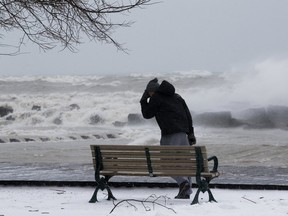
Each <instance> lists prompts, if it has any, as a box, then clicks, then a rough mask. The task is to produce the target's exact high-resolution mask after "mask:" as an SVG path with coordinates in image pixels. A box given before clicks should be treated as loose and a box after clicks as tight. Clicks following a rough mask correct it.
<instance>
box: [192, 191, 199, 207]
mask: <svg viewBox="0 0 288 216" xmlns="http://www.w3.org/2000/svg"><path fill="white" fill-rule="evenodd" d="M200 191H201V189H200V188H198V190H197V192H196V194H195V196H194V199H193V201H192V203H191V205H194V204H197V203H199V201H198V199H199V194H200Z"/></svg>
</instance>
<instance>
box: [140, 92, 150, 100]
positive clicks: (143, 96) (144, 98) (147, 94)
mask: <svg viewBox="0 0 288 216" xmlns="http://www.w3.org/2000/svg"><path fill="white" fill-rule="evenodd" d="M149 97H150V95H149V93H148V92H147V91H146V90H145V91H144V93H143V95H142V97H141V99H140V103H141V102H144V101H145V102H147V99H148V98H149Z"/></svg>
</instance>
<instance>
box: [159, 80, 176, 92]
mask: <svg viewBox="0 0 288 216" xmlns="http://www.w3.org/2000/svg"><path fill="white" fill-rule="evenodd" d="M157 92H159V93H160V94H164V95H169V96H173V95H174V94H175V88H174V86H173V85H172V84H171V83H169V82H167V81H166V80H163V82H162V83H161V85H160V86H159V88H158V90H157Z"/></svg>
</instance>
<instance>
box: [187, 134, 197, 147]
mask: <svg viewBox="0 0 288 216" xmlns="http://www.w3.org/2000/svg"><path fill="white" fill-rule="evenodd" d="M188 141H189V144H190V145H195V144H196V137H195V136H194V133H190V134H189V135H188Z"/></svg>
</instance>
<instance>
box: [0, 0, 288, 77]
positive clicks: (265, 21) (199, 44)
mask: <svg viewBox="0 0 288 216" xmlns="http://www.w3.org/2000/svg"><path fill="white" fill-rule="evenodd" d="M287 8H288V1H287V0H198V1H196V0H164V1H163V2H161V3H159V4H156V5H152V6H148V7H146V8H145V9H136V10H133V11H131V13H130V14H128V15H127V20H134V21H135V23H134V24H133V25H132V27H130V28H124V29H123V28H122V29H117V32H116V33H115V34H114V37H115V38H116V39H117V40H118V41H119V42H120V43H124V44H125V47H126V48H127V49H129V50H130V51H129V54H125V53H123V52H120V51H117V50H116V48H115V47H113V46H112V45H106V44H101V43H92V42H87V43H85V44H82V45H80V46H79V47H78V49H79V52H78V53H71V52H69V51H68V50H66V51H62V52H59V50H60V48H58V49H57V48H56V49H55V50H52V51H48V52H46V53H43V52H39V50H38V48H37V47H35V46H33V45H31V44H30V45H27V46H26V47H25V49H24V50H23V51H27V52H30V53H29V54H23V55H19V56H14V57H6V56H0V64H1V68H0V75H36V74H39V75H42V74H104V73H105V74H119V73H121V74H123V73H158V72H159V73H162V72H173V71H178V70H184V71H189V70H194V69H203V70H210V71H223V70H230V69H231V68H233V67H240V66H243V65H248V64H253V63H254V62H257V61H261V60H264V59H266V58H270V57H279V58H286V57H288V43H287V38H288V28H287V24H288V13H287Z"/></svg>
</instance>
